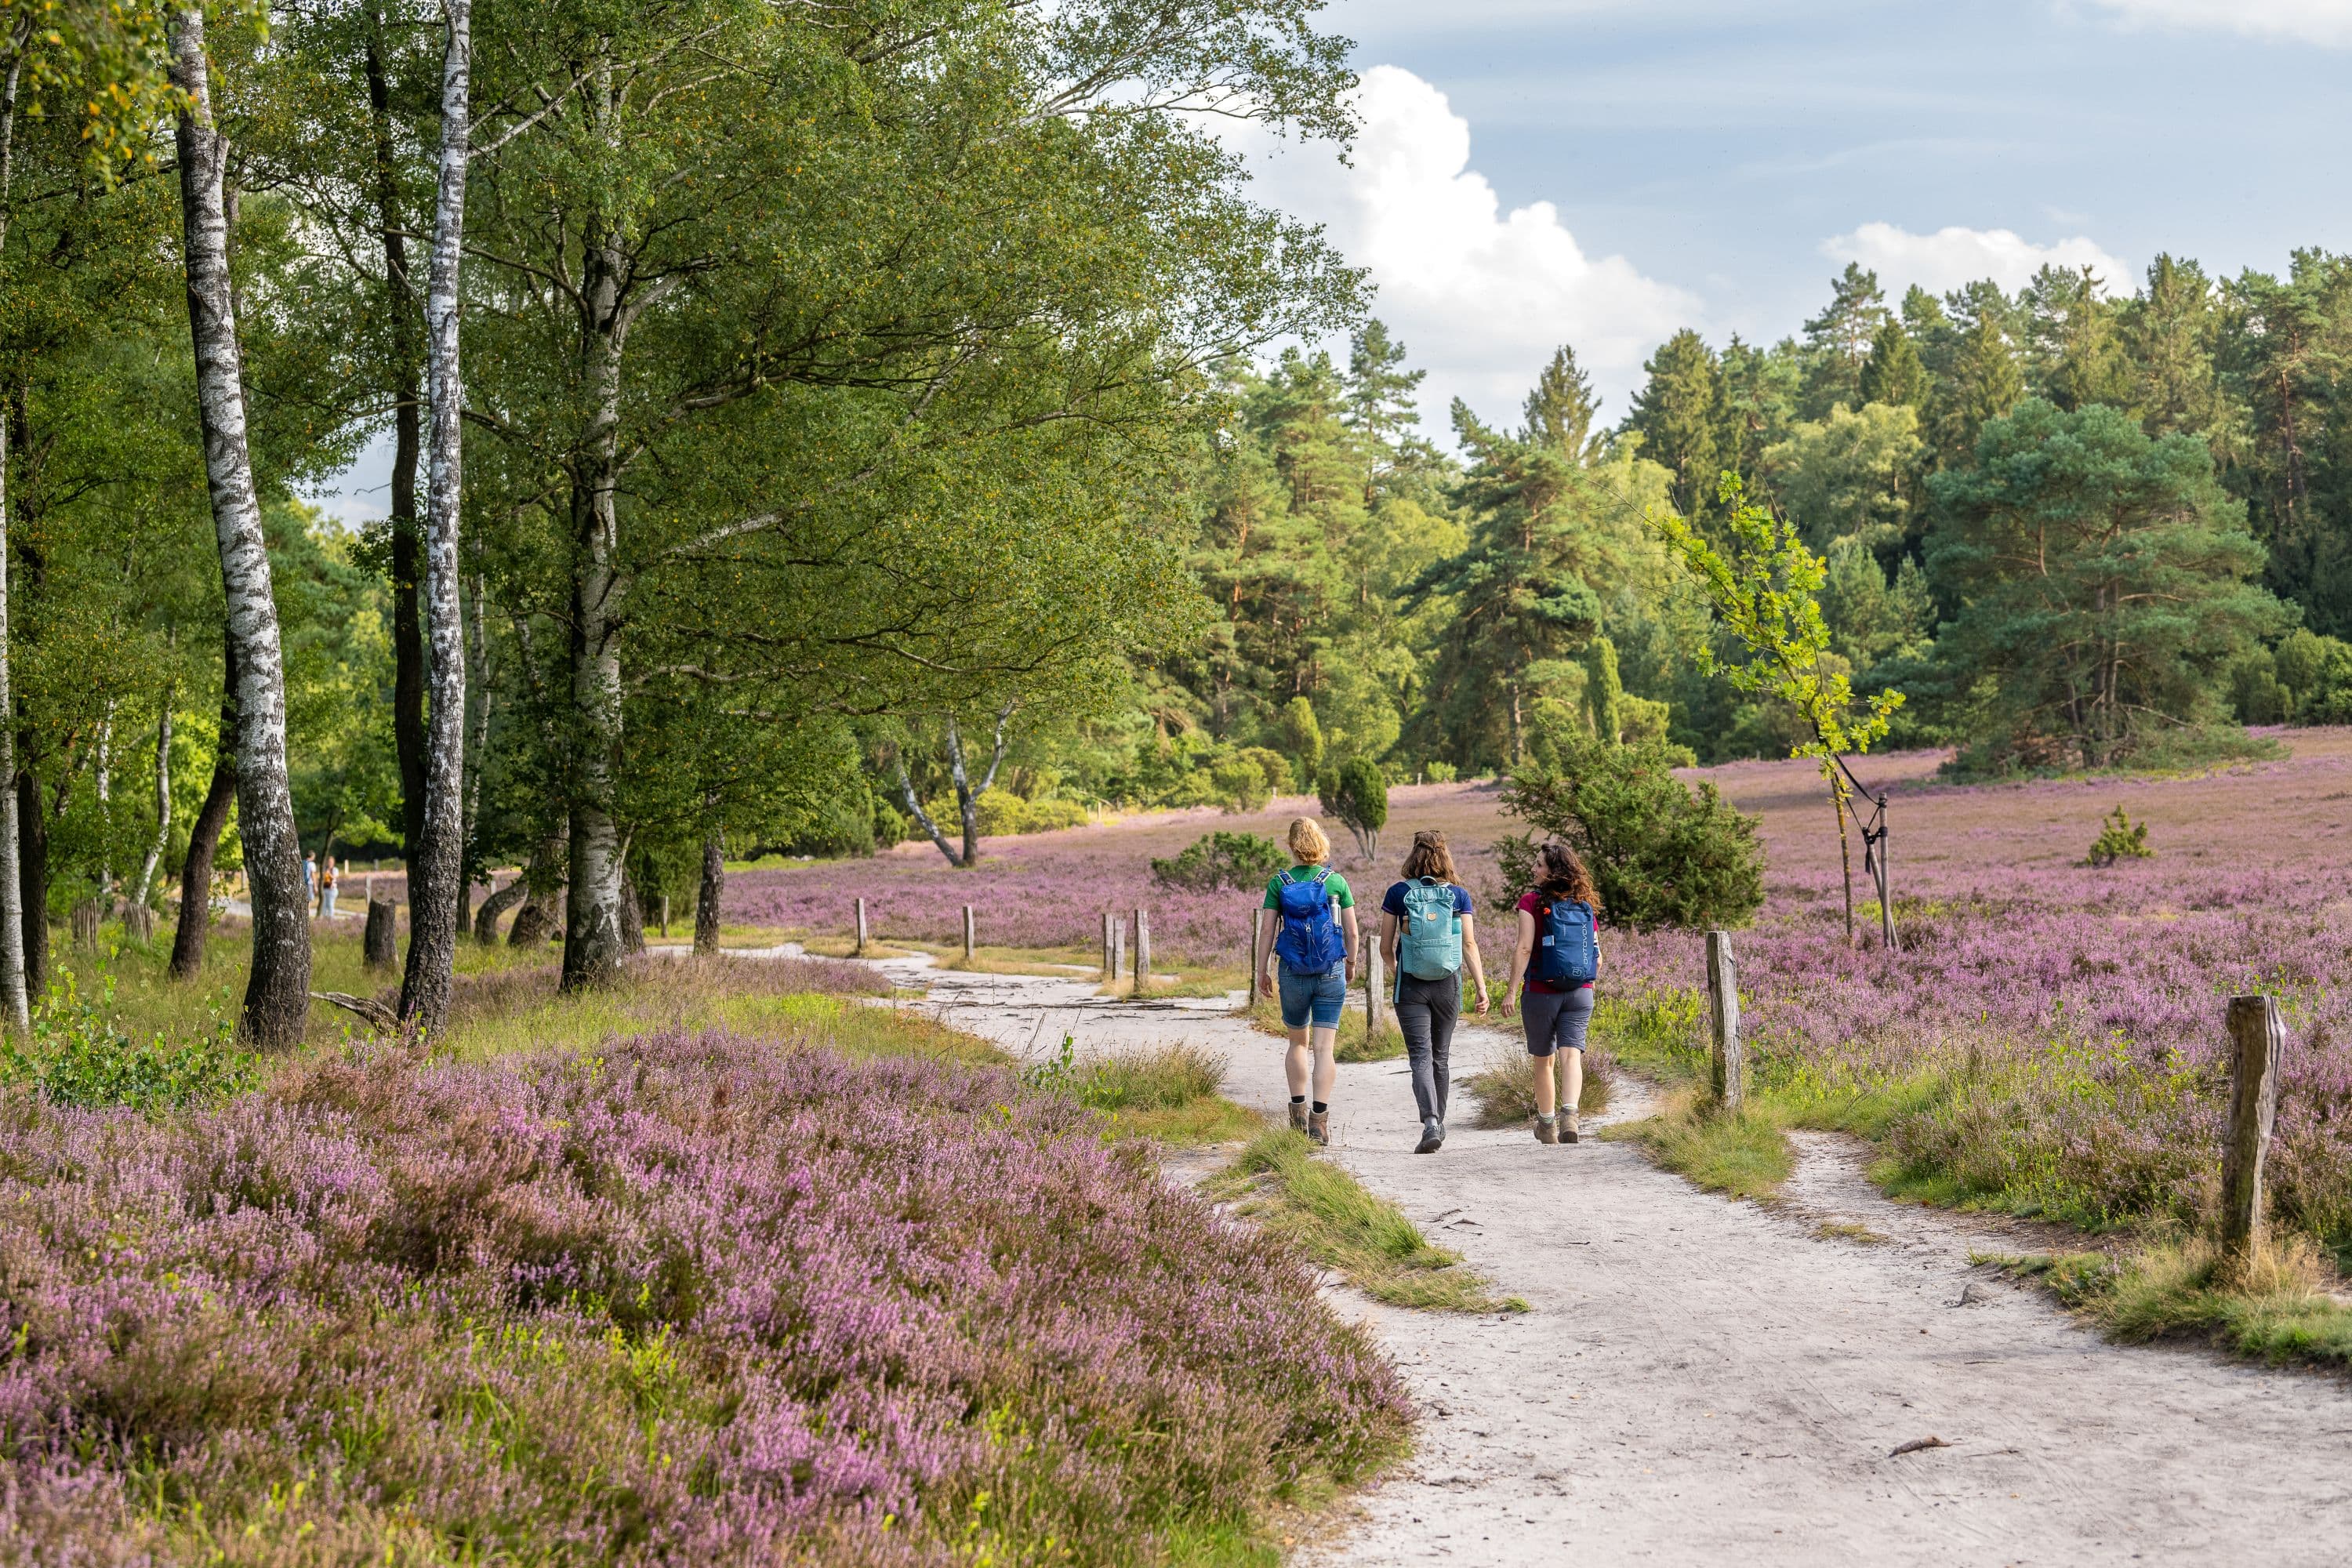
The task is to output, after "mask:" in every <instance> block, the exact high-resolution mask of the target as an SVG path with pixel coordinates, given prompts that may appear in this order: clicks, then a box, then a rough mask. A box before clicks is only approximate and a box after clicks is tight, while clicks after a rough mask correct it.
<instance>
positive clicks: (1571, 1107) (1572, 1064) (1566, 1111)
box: [1552, 1046, 1584, 1143]
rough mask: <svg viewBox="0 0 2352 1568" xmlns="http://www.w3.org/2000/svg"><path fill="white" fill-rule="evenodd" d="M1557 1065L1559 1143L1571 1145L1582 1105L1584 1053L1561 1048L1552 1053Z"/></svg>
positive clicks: (1576, 1133)
mask: <svg viewBox="0 0 2352 1568" xmlns="http://www.w3.org/2000/svg"><path fill="white" fill-rule="evenodd" d="M1552 1054H1553V1055H1555V1056H1557V1057H1559V1058H1560V1064H1559V1141H1560V1142H1563V1143H1572V1142H1575V1141H1576V1139H1577V1135H1578V1128H1577V1121H1576V1112H1577V1109H1578V1107H1580V1106H1581V1105H1582V1104H1583V1103H1584V1053H1583V1052H1582V1051H1579V1050H1572V1049H1570V1047H1566V1046H1562V1047H1560V1048H1559V1050H1557V1051H1555V1052H1553V1053H1552Z"/></svg>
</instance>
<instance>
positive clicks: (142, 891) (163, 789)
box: [128, 687, 172, 908]
mask: <svg viewBox="0 0 2352 1568" xmlns="http://www.w3.org/2000/svg"><path fill="white" fill-rule="evenodd" d="M171 845H172V690H171V688H169V687H165V688H164V689H163V717H162V718H161V719H158V720H157V721H155V837H152V838H151V839H149V840H148V841H147V854H146V857H145V858H143V859H142V860H141V861H140V862H139V880H138V881H137V882H135V883H133V884H132V885H131V897H130V900H128V901H129V902H130V904H131V906H132V907H133V908H136V907H138V906H141V905H143V904H144V903H146V901H147V895H148V894H149V893H150V892H152V891H153V890H154V887H155V868H156V867H157V866H159V865H161V864H163V851H164V850H166V849H168V848H170V847H171Z"/></svg>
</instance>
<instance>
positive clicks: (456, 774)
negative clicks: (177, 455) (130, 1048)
mask: <svg viewBox="0 0 2352 1568" xmlns="http://www.w3.org/2000/svg"><path fill="white" fill-rule="evenodd" d="M441 10H442V15H443V16H444V17H445V18H446V21H447V23H448V28H449V32H448V43H447V47H446V50H445V52H444V55H443V58H442V68H441V169H440V183H439V189H438V192H437V194H436V197H435V201H434V211H433V258H432V266H431V270H430V272H429V274H428V280H427V283H426V286H425V384H426V396H427V398H428V400H429V402H430V404H431V406H432V413H433V422H432V426H431V429H430V433H429V436H428V437H427V441H426V447H425V451H426V459H425V461H426V468H425V472H426V481H425V504H426V519H425V583H424V588H425V594H424V598H425V635H426V638H427V643H428V646H429V647H430V649H431V658H430V659H429V661H428V664H429V673H430V679H431V682H432V685H431V691H432V710H431V715H430V718H429V721H428V728H427V730H426V732H425V827H424V834H423V837H422V842H421V843H420V844H419V846H418V849H417V854H416V857H415V861H414V862H413V866H414V873H413V874H414V876H415V882H414V883H413V884H412V885H411V886H410V888H409V889H408V919H409V933H408V968H407V972H406V973H405V975H404V978H403V981H402V984H401V997H400V1015H401V1018H402V1020H403V1021H404V1022H405V1023H409V1024H412V1025H414V1026H417V1027H420V1028H422V1029H425V1030H426V1031H428V1032H429V1031H433V1030H437V1029H439V1028H440V1027H441V1026H442V1023H443V1022H444V1020H445V1019H446V1016H447V1015H448V1011H449V988H450V974H451V970H452V967H453V965H454V964H455V963H456V962H457V925H458V921H459V919H460V917H461V916H462V915H463V913H464V910H465V907H466V889H465V886H464V866H463V861H464V858H465V834H466V794H465V772H466V647H465V623H464V620H463V617H462V616H461V613H460V609H459V605H458V595H457V525H458V516H457V509H458V500H459V498H460V495H461V493H462V489H463V486H462V479H463V472H464V464H463V460H464V455H465V446H464V439H463V437H464V429H463V426H461V424H460V423H459V421H460V418H461V416H462V413H463V408H464V402H463V398H464V393H463V387H462V384H461V382H460V379H459V376H458V363H457V350H458V323H459V319H460V304H461V299H460V293H459V288H458V282H459V276H458V274H459V263H460V261H461V258H462V257H463V255H464V247H465V238H466V160H467V156H468V154H469V152H470V149H471V143H472V140H473V130H472V122H471V119H470V104H469V100H468V95H469V94H470V92H471V90H472V85H471V84H472V71H473V47H474V46H473V35H472V32H471V26H472V11H473V4H472V0H441Z"/></svg>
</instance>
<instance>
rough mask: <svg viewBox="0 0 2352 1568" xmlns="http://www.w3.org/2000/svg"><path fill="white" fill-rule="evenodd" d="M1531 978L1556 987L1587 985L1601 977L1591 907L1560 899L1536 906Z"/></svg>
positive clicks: (1530, 966)
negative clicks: (1536, 938)
mask: <svg viewBox="0 0 2352 1568" xmlns="http://www.w3.org/2000/svg"><path fill="white" fill-rule="evenodd" d="M1536 931H1537V933H1538V940H1537V942H1536V957H1535V963H1533V964H1531V965H1529V968H1530V969H1531V970H1532V971H1533V975H1532V978H1534V979H1537V980H1540V981H1542V982H1543V983H1544V984H1546V985H1549V986H1553V987H1556V988H1558V989H1560V990H1574V989H1575V988H1576V987H1578V986H1580V985H1590V984H1592V983H1593V982H1594V981H1595V980H1598V979H1600V978H1601V944H1600V942H1599V941H1598V940H1597V938H1596V937H1595V935H1594V933H1593V929H1592V906H1591V904H1588V903H1583V902H1580V901H1579V900H1575V899H1560V900H1556V901H1553V902H1550V903H1545V904H1539V905H1538V906H1537V909H1536Z"/></svg>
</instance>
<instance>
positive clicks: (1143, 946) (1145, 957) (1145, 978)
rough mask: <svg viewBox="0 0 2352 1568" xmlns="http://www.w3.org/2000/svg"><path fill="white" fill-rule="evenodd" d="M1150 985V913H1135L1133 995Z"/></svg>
mask: <svg viewBox="0 0 2352 1568" xmlns="http://www.w3.org/2000/svg"><path fill="white" fill-rule="evenodd" d="M1150 984H1151V912H1150V910H1136V911H1135V994H1136V995H1138V996H1140V995H1142V994H1143V993H1144V988H1145V987H1147V986H1149V985H1150Z"/></svg>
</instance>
